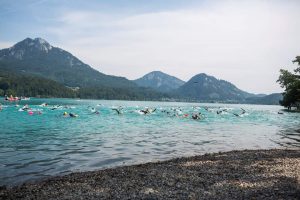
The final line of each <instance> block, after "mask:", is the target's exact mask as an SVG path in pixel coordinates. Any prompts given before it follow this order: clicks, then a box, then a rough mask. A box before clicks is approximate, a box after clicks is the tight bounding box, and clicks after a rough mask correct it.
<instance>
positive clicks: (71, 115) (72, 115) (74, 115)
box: [69, 113, 78, 117]
mask: <svg viewBox="0 0 300 200" xmlns="http://www.w3.org/2000/svg"><path fill="white" fill-rule="evenodd" d="M69 116H70V117H78V115H76V114H73V113H69Z"/></svg>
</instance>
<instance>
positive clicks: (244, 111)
mask: <svg viewBox="0 0 300 200" xmlns="http://www.w3.org/2000/svg"><path fill="white" fill-rule="evenodd" d="M241 110H242V112H241V113H240V114H236V113H232V114H233V115H234V116H236V117H240V116H241V115H243V114H245V113H246V110H244V109H243V108H241Z"/></svg>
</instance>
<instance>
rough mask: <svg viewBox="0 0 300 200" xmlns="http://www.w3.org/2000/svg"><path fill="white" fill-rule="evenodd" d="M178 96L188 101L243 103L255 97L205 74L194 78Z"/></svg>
mask: <svg viewBox="0 0 300 200" xmlns="http://www.w3.org/2000/svg"><path fill="white" fill-rule="evenodd" d="M175 93H176V94H178V95H180V96H181V98H184V99H187V100H200V101H219V102H220V101H221V102H239V103H241V102H243V101H244V100H245V99H246V98H248V97H253V96H255V95H254V94H250V93H247V92H245V91H242V90H240V89H238V88H237V87H236V86H235V85H233V84H232V83H230V82H228V81H224V80H219V79H216V78H215V77H213V76H209V75H206V74H204V73H201V74H198V75H196V76H194V77H192V78H191V79H190V80H189V81H188V82H186V83H185V84H184V85H182V86H181V87H179V88H178V89H177V90H176V91H175Z"/></svg>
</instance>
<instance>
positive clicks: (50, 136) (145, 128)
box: [0, 99, 300, 185]
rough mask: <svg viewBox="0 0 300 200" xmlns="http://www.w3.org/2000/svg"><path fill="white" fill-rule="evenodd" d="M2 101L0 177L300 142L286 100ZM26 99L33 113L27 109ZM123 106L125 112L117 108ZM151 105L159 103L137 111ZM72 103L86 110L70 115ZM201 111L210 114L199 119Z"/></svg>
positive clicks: (15, 179)
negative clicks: (236, 102) (254, 102)
mask: <svg viewBox="0 0 300 200" xmlns="http://www.w3.org/2000/svg"><path fill="white" fill-rule="evenodd" d="M1 103H2V104H3V105H4V106H3V110H2V111H1V112H0V125H1V132H0V160H1V163H0V185H3V184H7V185H14V184H20V183H22V182H24V181H28V180H35V179H41V178H46V177H49V176H53V175H62V174H67V173H70V172H76V171H90V170H95V169H100V168H107V167H113V166H120V165H129V164H135V163H142V162H147V161H156V160H165V159H169V158H173V157H179V156H189V155H195V154H203V153H206V152H218V151H228V150H234V149H246V148H247V149H260V148H264V149H268V148H279V147H287V148H299V147H300V136H299V133H298V132H297V131H296V130H298V129H299V128H300V126H299V122H300V114H299V113H284V114H283V115H281V114H278V111H280V110H281V109H282V107H279V106H260V105H225V104H198V103H176V102H138V101H102V100H71V99H32V100H30V101H21V102H19V104H20V106H19V107H16V106H15V103H9V102H4V101H1ZM42 103H48V104H49V105H48V106H46V107H42V106H40V105H41V104H42ZM24 104H29V107H30V108H32V110H33V115H30V114H28V112H27V111H23V112H22V111H19V109H20V108H22V106H23V105H24ZM58 105H60V106H58ZM119 106H122V107H123V109H122V114H121V115H118V114H117V112H116V111H114V110H112V108H116V107H119ZM145 107H149V108H152V109H154V108H157V110H156V111H155V112H153V113H151V114H149V115H142V114H141V113H139V112H137V110H140V109H145ZM206 107H207V108H206ZM93 108H94V109H95V110H97V111H99V112H100V114H96V113H94V111H95V110H93ZM205 108H206V109H208V110H206V109H205ZM240 108H243V109H245V111H246V113H245V114H243V115H241V116H238V117H237V116H235V115H234V114H233V113H235V114H241V113H242V110H241V109H240ZM174 109H175V111H174ZM223 109H226V110H227V111H224V112H222V113H221V114H217V113H216V112H217V111H219V110H223ZM180 110H181V111H180ZM38 111H40V112H41V114H38ZM65 111H66V112H68V113H70V112H72V113H75V114H78V115H79V116H78V117H77V118H71V117H64V116H63V112H65ZM193 112H201V113H202V114H203V116H204V118H203V119H201V120H193V119H191V114H192V113H193ZM176 113H177V115H178V116H176ZM174 114H175V116H174ZM183 114H190V115H189V117H187V118H183V117H181V116H182V115H183Z"/></svg>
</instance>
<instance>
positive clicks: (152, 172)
mask: <svg viewBox="0 0 300 200" xmlns="http://www.w3.org/2000/svg"><path fill="white" fill-rule="evenodd" d="M299 166H300V150H299V149H295V150H286V149H271V150H242V151H230V152H223V153H212V154H205V155H199V156H193V157H183V158H175V159H172V160H168V161H162V162H155V163H146V164H139V165H132V166H123V167H116V168H112V169H104V170H98V171H91V172H80V173H72V174H69V175H65V176H61V177H53V178H50V179H47V180H42V181H38V182H35V183H25V184H23V185H21V186H16V187H13V188H6V187H2V188H0V198H1V199H101V198H102V199H144V198H152V199H168V198H169V199H251V198H254V199H281V198H282V199H297V198H298V197H299V195H300V169H299Z"/></svg>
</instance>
